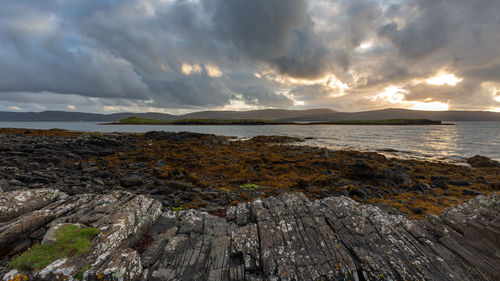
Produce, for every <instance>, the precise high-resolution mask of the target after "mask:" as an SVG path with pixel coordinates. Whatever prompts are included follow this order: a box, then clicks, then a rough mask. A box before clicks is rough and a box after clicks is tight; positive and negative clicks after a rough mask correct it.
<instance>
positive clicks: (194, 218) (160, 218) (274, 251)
mask: <svg viewBox="0 0 500 281" xmlns="http://www.w3.org/2000/svg"><path fill="white" fill-rule="evenodd" d="M53 192H54V191H53ZM11 195H12V194H11ZM18 195H19V194H18ZM2 196H10V195H9V192H7V195H2ZM499 213H500V196H499V195H498V194H491V195H487V196H483V195H481V196H478V197H477V198H476V199H473V200H472V201H470V202H468V203H466V204H462V205H457V206H455V207H452V208H448V209H446V210H445V211H444V212H443V213H442V214H441V215H440V216H431V217H430V218H429V219H428V220H409V219H407V218H406V217H405V216H403V215H400V214H397V213H387V212H385V211H383V210H381V209H380V208H378V207H377V206H374V205H370V204H362V203H358V202H356V201H354V200H352V199H350V198H348V197H343V196H341V197H328V198H324V199H320V200H316V201H310V200H309V199H308V198H307V197H306V196H304V195H303V194H301V193H289V194H281V195H279V196H276V197H269V198H266V199H258V200H255V201H253V202H250V203H241V204H239V205H236V206H233V207H230V208H228V209H226V210H225V211H223V210H216V211H210V212H206V211H203V210H193V209H189V210H182V211H178V212H174V211H166V212H162V211H161V204H160V203H159V202H158V201H157V200H155V199H152V198H149V197H146V196H143V195H134V194H131V193H128V192H124V191H114V192H111V193H109V194H106V195H93V194H82V195H75V196H61V197H59V199H56V200H55V201H53V202H52V203H50V204H48V205H46V206H44V207H41V208H39V209H37V210H30V211H26V213H24V214H21V215H19V216H18V217H17V218H14V219H12V220H10V221H7V222H6V223H5V224H4V225H3V226H2V227H1V228H0V242H1V243H3V244H2V245H3V246H2V256H0V260H2V263H4V262H5V261H6V258H8V257H11V256H12V255H15V254H16V253H17V252H20V249H21V248H22V247H20V246H19V245H21V244H22V243H21V242H22V241H26V240H30V241H31V242H33V241H36V240H37V239H42V237H44V236H47V235H48V234H47V233H46V232H50V229H53V228H55V227H57V226H60V225H61V224H66V223H72V224H80V225H82V226H90V227H94V228H99V229H100V230H101V233H100V234H99V235H98V236H96V237H95V238H94V240H93V246H92V248H91V251H90V252H89V253H88V254H85V255H82V256H77V257H73V258H64V259H59V260H56V261H54V262H53V263H52V264H50V265H48V266H47V267H45V268H44V269H42V270H39V271H38V272H35V273H33V274H27V273H23V272H17V271H10V272H9V273H7V274H5V276H4V278H3V280H14V279H15V278H16V276H27V277H29V279H30V280H75V278H76V277H75V276H76V275H77V273H78V272H79V271H82V270H84V272H83V274H82V276H83V279H84V280H499V278H500V275H499V272H500V256H499V255H498V252H499V246H500V245H499V243H498V237H499V234H500V219H499V217H500V216H499ZM47 229H49V231H47ZM5 233H10V234H9V235H6V234H5ZM49 236H50V235H49ZM5 237H7V238H5ZM5 239H7V240H5ZM7 245H9V246H7ZM26 247H27V246H24V248H26ZM4 273H5V270H4ZM20 274H23V275H20Z"/></svg>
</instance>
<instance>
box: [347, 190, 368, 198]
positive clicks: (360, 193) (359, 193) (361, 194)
mask: <svg viewBox="0 0 500 281" xmlns="http://www.w3.org/2000/svg"><path fill="white" fill-rule="evenodd" d="M349 196H351V197H353V196H357V197H359V198H361V199H364V198H366V197H367V193H366V191H364V190H363V189H362V188H360V187H358V188H353V189H351V190H350V191H349Z"/></svg>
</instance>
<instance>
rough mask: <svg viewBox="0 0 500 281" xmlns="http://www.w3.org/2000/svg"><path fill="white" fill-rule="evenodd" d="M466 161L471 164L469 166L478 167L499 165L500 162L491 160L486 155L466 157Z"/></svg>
mask: <svg viewBox="0 0 500 281" xmlns="http://www.w3.org/2000/svg"><path fill="white" fill-rule="evenodd" d="M467 163H469V165H471V167H475V168H479V167H500V162H498V161H495V160H492V159H491V158H488V157H486V156H481V155H475V156H472V157H470V158H467Z"/></svg>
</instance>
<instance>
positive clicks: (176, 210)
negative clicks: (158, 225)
mask: <svg viewBox="0 0 500 281" xmlns="http://www.w3.org/2000/svg"><path fill="white" fill-rule="evenodd" d="M172 211H174V212H179V211H182V207H181V206H179V207H172Z"/></svg>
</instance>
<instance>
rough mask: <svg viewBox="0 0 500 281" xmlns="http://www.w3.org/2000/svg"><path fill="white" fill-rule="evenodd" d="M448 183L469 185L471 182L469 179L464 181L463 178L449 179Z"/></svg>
mask: <svg viewBox="0 0 500 281" xmlns="http://www.w3.org/2000/svg"><path fill="white" fill-rule="evenodd" d="M447 183H448V184H451V185H455V186H469V185H470V182H469V181H463V180H449V181H447Z"/></svg>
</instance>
